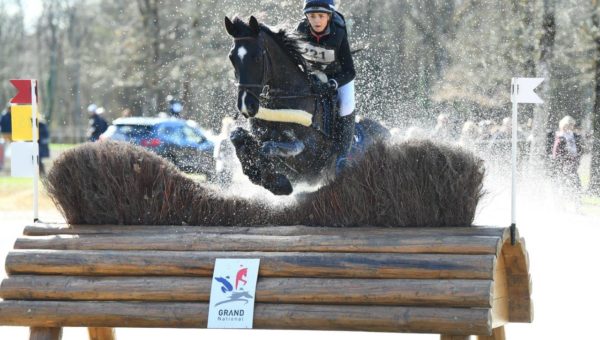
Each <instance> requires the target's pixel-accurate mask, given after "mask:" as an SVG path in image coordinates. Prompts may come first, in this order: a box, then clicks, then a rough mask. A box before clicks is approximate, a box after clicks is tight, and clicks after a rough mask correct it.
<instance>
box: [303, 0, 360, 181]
mask: <svg viewBox="0 0 600 340" xmlns="http://www.w3.org/2000/svg"><path fill="white" fill-rule="evenodd" d="M304 15H305V18H304V19H303V20H302V21H301V22H300V24H299V25H298V28H297V31H298V32H299V33H300V34H302V35H303V36H304V37H303V38H304V40H305V41H306V45H305V46H304V58H305V59H306V60H307V62H308V64H309V65H310V67H311V71H313V73H315V72H316V73H319V71H320V72H321V73H322V74H324V75H326V76H327V81H326V82H325V81H323V80H325V79H322V80H321V81H318V82H315V84H316V86H315V87H316V88H317V89H318V91H319V92H322V93H326V92H329V91H337V95H338V104H339V111H338V113H339V114H338V115H336V117H335V119H334V122H335V124H334V128H333V143H334V147H333V151H334V153H335V154H336V156H337V159H336V170H337V171H338V172H339V171H340V170H341V169H342V168H343V167H344V166H345V164H346V159H347V156H348V151H349V149H350V146H351V144H352V139H353V137H354V124H355V121H354V119H355V115H354V109H355V105H356V104H355V99H354V77H355V75H356V72H355V70H354V62H353V61H352V55H351V53H350V44H349V43H348V33H347V30H346V22H345V20H344V17H343V16H342V15H341V14H340V13H339V12H338V11H337V10H336V8H335V1H334V0H304Z"/></svg>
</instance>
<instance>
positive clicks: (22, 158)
mask: <svg viewBox="0 0 600 340" xmlns="http://www.w3.org/2000/svg"><path fill="white" fill-rule="evenodd" d="M33 146H34V145H33V142H12V143H11V144H10V150H11V158H10V175H11V176H12V177H26V178H33V175H34V173H35V163H34V161H33V151H34V150H33Z"/></svg>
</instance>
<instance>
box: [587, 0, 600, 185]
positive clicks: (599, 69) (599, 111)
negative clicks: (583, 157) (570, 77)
mask: <svg viewBox="0 0 600 340" xmlns="http://www.w3.org/2000/svg"><path fill="white" fill-rule="evenodd" d="M592 6H593V7H594V9H595V10H594V12H593V14H592V29H593V30H592V33H593V39H594V43H595V45H596V46H595V47H596V56H595V57H596V58H595V82H596V85H595V88H594V110H593V129H594V138H593V145H592V169H591V170H592V171H591V177H590V186H589V191H590V192H591V193H594V194H597V195H600V13H599V11H600V8H599V7H600V6H599V3H598V0H592Z"/></svg>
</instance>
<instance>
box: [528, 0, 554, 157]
mask: <svg viewBox="0 0 600 340" xmlns="http://www.w3.org/2000/svg"><path fill="white" fill-rule="evenodd" d="M555 38H556V3H555V0H544V15H543V20H542V28H541V37H540V41H539V50H540V54H539V60H538V62H537V65H536V71H537V72H536V73H537V76H538V77H541V78H544V79H545V81H544V83H542V85H541V86H540V88H539V89H538V93H539V94H540V95H541V96H542V98H546V99H545V103H544V105H539V106H536V107H535V108H534V113H533V128H532V132H533V141H532V145H531V149H530V160H531V162H532V165H534V168H538V169H539V168H540V167H541V166H544V162H543V161H544V157H545V156H547V155H546V153H547V148H546V146H547V134H548V130H549V129H550V131H552V128H553V126H550V123H551V122H550V121H549V117H550V115H551V112H552V107H551V103H552V102H551V100H550V97H551V96H550V94H551V84H552V81H554V79H553V76H552V70H551V63H552V59H553V57H554V43H555Z"/></svg>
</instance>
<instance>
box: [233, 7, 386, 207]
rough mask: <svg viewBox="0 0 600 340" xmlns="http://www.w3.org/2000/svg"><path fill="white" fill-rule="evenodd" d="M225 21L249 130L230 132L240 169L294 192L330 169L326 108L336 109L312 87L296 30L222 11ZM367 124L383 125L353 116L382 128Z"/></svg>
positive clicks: (272, 187)
mask: <svg viewBox="0 0 600 340" xmlns="http://www.w3.org/2000/svg"><path fill="white" fill-rule="evenodd" d="M225 28H226V30H227V33H228V34H229V35H230V36H231V37H232V38H233V41H234V45H233V47H232V49H231V51H230V52H229V59H230V61H231V63H232V65H233V67H234V70H235V78H236V85H237V89H238V94H237V108H238V110H239V112H240V113H241V114H242V115H243V116H244V117H246V118H249V122H250V131H248V130H246V129H244V128H237V129H236V130H234V131H233V132H232V133H231V136H230V140H231V142H232V143H233V145H234V147H235V150H236V155H237V157H238V159H239V160H240V163H241V164H242V169H243V172H244V174H245V175H246V176H248V178H249V179H250V181H251V182H252V183H254V184H257V185H260V186H262V187H264V188H266V189H267V190H269V191H271V192H272V193H273V194H275V195H289V194H291V193H292V192H293V185H292V183H294V184H296V183H299V182H307V183H312V184H314V183H317V182H319V181H322V180H323V179H324V178H327V177H328V176H333V175H334V173H335V170H334V169H335V167H334V162H335V156H336V155H334V153H333V151H332V146H333V142H332V138H331V133H330V131H331V126H333V125H334V122H332V121H331V119H332V118H331V117H333V115H332V114H328V111H327V110H328V109H329V110H334V109H332V108H331V107H330V106H328V105H327V103H326V101H327V100H326V98H323V97H322V96H321V95H320V94H318V93H316V92H315V91H313V89H312V86H311V85H312V81H311V73H310V70H309V68H308V66H307V63H306V61H305V59H304V57H303V55H302V53H303V51H302V47H301V46H302V45H301V41H300V37H298V36H296V35H295V34H293V33H288V32H287V31H286V30H284V29H278V30H273V29H271V28H269V27H268V26H266V25H263V24H261V23H259V22H258V20H257V19H256V18H255V17H253V16H252V17H250V20H249V22H248V23H245V22H244V21H242V20H241V19H240V18H238V17H236V18H234V19H233V21H232V20H230V19H229V18H228V17H226V18H225ZM329 100H330V103H334V102H335V100H332V99H331V98H330V99H329ZM370 124H371V125H373V124H375V125H378V126H379V127H381V128H379V129H377V128H376V129H366V128H362V126H361V124H360V123H358V124H357V128H356V131H357V132H359V133H360V132H367V134H368V131H382V130H385V128H384V127H382V126H381V125H380V124H378V123H376V122H371V123H370ZM386 131H387V130H386ZM376 139H377V136H372V135H371V136H369V135H366V134H365V133H363V135H362V136H360V135H359V136H355V141H361V140H362V141H370V142H372V141H375V140H376ZM355 144H356V143H355ZM364 148H365V147H364V145H358V144H357V145H354V146H353V147H352V148H351V150H354V152H355V153H361V152H363V150H364ZM352 157H354V158H356V157H357V155H354V156H353V155H350V158H352Z"/></svg>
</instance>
